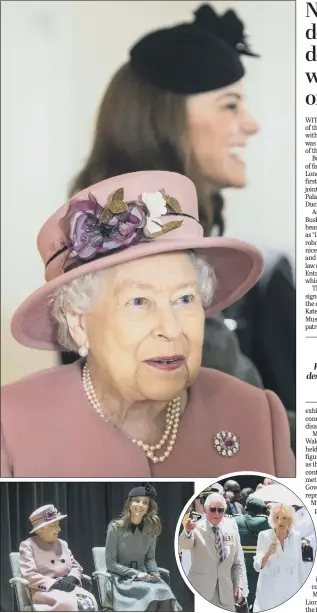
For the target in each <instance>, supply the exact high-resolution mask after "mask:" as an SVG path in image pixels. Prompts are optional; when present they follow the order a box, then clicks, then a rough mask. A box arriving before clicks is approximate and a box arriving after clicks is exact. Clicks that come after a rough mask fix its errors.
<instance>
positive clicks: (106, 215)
mask: <svg viewBox="0 0 317 613" xmlns="http://www.w3.org/2000/svg"><path fill="white" fill-rule="evenodd" d="M123 197H124V190H123V187H120V188H119V189H117V190H116V191H115V192H113V194H111V195H110V197H109V199H108V202H107V204H106V206H105V207H104V210H103V212H102V213H101V215H100V218H99V223H100V224H102V223H106V222H107V221H109V219H110V218H111V214H112V215H118V213H124V211H127V210H128V205H127V203H126V202H125V201H124V200H123Z"/></svg>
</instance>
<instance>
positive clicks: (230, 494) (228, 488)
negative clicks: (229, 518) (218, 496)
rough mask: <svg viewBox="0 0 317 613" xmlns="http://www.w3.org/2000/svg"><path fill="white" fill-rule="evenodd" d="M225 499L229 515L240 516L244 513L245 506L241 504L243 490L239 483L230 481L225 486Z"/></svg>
mask: <svg viewBox="0 0 317 613" xmlns="http://www.w3.org/2000/svg"><path fill="white" fill-rule="evenodd" d="M223 490H224V497H225V499H226V500H227V514H228V515H240V514H242V513H243V506H242V504H241V502H240V496H241V488H240V485H239V483H238V482H237V481H234V480H233V479H229V481H226V483H225V484H224V486H223Z"/></svg>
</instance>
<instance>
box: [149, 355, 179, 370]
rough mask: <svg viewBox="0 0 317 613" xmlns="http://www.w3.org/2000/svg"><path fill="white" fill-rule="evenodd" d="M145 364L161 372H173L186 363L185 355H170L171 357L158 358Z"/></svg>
mask: <svg viewBox="0 0 317 613" xmlns="http://www.w3.org/2000/svg"><path fill="white" fill-rule="evenodd" d="M145 363H146V364H148V366H152V368H158V369H159V370H166V371H172V370H177V369H178V368H180V367H181V366H183V364H184V363H185V356H184V355H170V356H165V355H162V356H158V357H155V358H151V359H150V360H145Z"/></svg>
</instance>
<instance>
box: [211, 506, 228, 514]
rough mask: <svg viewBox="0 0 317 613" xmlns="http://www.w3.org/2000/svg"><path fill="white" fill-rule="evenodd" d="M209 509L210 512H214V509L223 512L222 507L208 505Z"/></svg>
mask: <svg viewBox="0 0 317 613" xmlns="http://www.w3.org/2000/svg"><path fill="white" fill-rule="evenodd" d="M209 511H211V512H212V513H216V511H218V513H224V512H225V510H224V508H223V507H209Z"/></svg>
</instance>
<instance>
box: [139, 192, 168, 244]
mask: <svg viewBox="0 0 317 613" xmlns="http://www.w3.org/2000/svg"><path fill="white" fill-rule="evenodd" d="M142 202H144V204H145V205H146V208H147V210H148V212H149V217H147V221H146V229H147V230H148V231H149V232H150V234H154V233H155V232H158V231H159V230H160V227H162V224H161V223H160V219H159V218H160V217H161V216H162V215H166V213H167V206H166V200H165V199H164V198H163V196H162V194H161V192H144V193H143V194H142Z"/></svg>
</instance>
